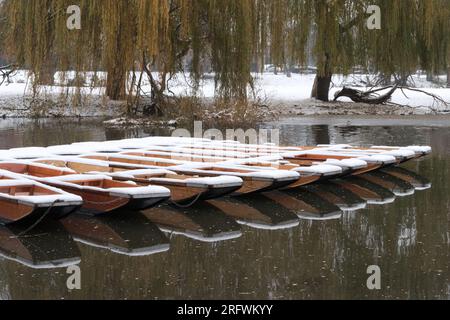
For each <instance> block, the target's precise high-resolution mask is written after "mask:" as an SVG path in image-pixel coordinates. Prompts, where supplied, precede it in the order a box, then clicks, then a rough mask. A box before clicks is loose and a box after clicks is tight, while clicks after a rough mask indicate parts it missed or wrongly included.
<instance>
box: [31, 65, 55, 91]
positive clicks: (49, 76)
mask: <svg viewBox="0 0 450 320" xmlns="http://www.w3.org/2000/svg"><path fill="white" fill-rule="evenodd" d="M55 73H56V63H55V62H53V61H48V62H46V63H44V65H43V66H42V68H41V70H39V74H38V75H37V78H36V80H37V84H38V85H44V86H52V85H54V84H55Z"/></svg>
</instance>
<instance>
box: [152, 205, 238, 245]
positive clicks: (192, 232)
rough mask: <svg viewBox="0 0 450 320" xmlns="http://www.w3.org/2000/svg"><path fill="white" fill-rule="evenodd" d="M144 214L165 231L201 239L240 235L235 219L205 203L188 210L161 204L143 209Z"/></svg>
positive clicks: (226, 237)
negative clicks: (157, 206)
mask: <svg viewBox="0 0 450 320" xmlns="http://www.w3.org/2000/svg"><path fill="white" fill-rule="evenodd" d="M143 214H144V215H145V216H146V217H147V218H148V219H149V220H150V221H152V222H153V223H155V224H156V225H158V227H159V228H160V229H161V230H163V231H165V232H168V233H171V234H180V235H183V236H186V237H188V238H191V239H195V240H199V241H203V242H217V241H224V240H230V239H235V238H239V237H240V236H241V235H242V232H241V227H240V225H239V224H238V223H237V222H236V221H235V220H234V219H232V218H230V217H229V216H227V215H225V214H224V213H223V212H222V211H220V210H219V209H217V208H216V207H214V206H212V205H210V204H208V203H200V204H197V205H195V206H192V207H190V208H189V209H182V208H173V207H169V206H164V207H160V208H153V209H150V210H145V211H143Z"/></svg>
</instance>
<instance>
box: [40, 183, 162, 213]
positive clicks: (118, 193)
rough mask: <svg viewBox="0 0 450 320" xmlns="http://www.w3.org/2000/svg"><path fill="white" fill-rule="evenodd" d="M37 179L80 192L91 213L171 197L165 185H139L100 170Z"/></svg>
mask: <svg viewBox="0 0 450 320" xmlns="http://www.w3.org/2000/svg"><path fill="white" fill-rule="evenodd" d="M40 181H41V182H43V183H45V184H48V185H51V186H54V187H57V188H61V189H63V190H65V191H67V192H70V193H72V194H76V195H79V196H80V197H82V198H83V207H82V210H83V211H85V212H87V213H91V214H103V213H108V212H111V211H115V210H117V209H130V210H144V209H148V208H151V207H153V206H156V205H158V204H160V203H161V202H164V201H166V200H167V199H169V198H170V191H169V190H168V189H167V188H164V187H160V186H146V187H141V186H137V185H136V184H135V183H132V182H125V181H115V180H113V179H112V178H111V177H108V176H106V175H100V174H95V175H94V174H93V175H87V174H80V175H68V176H60V177H51V178H41V179H40Z"/></svg>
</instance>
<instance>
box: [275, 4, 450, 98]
mask: <svg viewBox="0 0 450 320" xmlns="http://www.w3.org/2000/svg"><path fill="white" fill-rule="evenodd" d="M269 2H270V1H269ZM274 2H275V1H274ZM277 4H278V6H277V8H276V10H271V11H269V12H268V15H269V16H270V17H269V21H272V27H271V28H270V29H269V30H271V31H272V33H271V35H270V37H269V39H270V40H269V41H270V42H271V45H270V48H271V53H272V57H273V59H274V62H275V63H278V64H279V63H281V62H285V61H286V60H290V61H292V60H294V61H295V62H297V63H299V64H302V63H304V59H303V57H304V56H303V51H304V50H308V48H306V47H305V43H306V42H307V41H306V39H307V38H309V39H310V40H311V42H312V43H313V44H314V45H313V48H312V50H311V52H309V53H311V54H312V55H313V57H314V59H315V61H316V64H317V68H318V74H317V77H316V81H315V83H314V88H313V90H312V96H313V97H315V98H318V99H320V100H325V101H327V100H328V94H329V93H328V92H329V88H330V83H331V77H332V75H333V73H343V74H348V73H349V72H350V71H351V70H352V68H353V67H354V66H356V65H358V66H363V67H366V69H368V70H370V71H371V72H379V73H380V74H382V75H388V76H390V75H394V74H396V75H399V77H400V78H401V79H405V77H406V76H407V75H410V74H411V73H413V72H415V71H416V70H417V68H419V67H421V68H423V69H425V70H429V71H431V72H436V71H438V70H442V68H443V66H448V65H449V59H448V54H447V52H448V50H449V35H450V28H449V21H450V13H449V10H450V9H449V8H450V1H449V0H411V1H405V0H392V1H384V0H377V1H374V0H370V1H366V0H333V1H328V0H300V1H295V0H292V1H290V0H285V1H278V2H277ZM370 5H377V6H378V7H379V8H380V11H381V12H380V13H381V15H380V18H381V29H380V30H378V29H372V28H369V27H368V24H367V22H368V19H369V18H370V15H371V12H369V11H368V8H369V6H370ZM308 19H309V20H308ZM305 21H308V22H305ZM299 25H301V28H299V27H298V26H299ZM286 47H287V48H290V50H286V49H285V48H286Z"/></svg>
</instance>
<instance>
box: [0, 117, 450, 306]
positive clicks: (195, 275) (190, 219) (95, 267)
mask: <svg viewBox="0 0 450 320" xmlns="http://www.w3.org/2000/svg"><path fill="white" fill-rule="evenodd" d="M264 127H269V128H272V127H275V128H279V129H280V130H281V138H282V143H284V144H291V145H305V144H317V143H358V144H369V143H373V144H383V145H386V144H394V145H411V144H426V145H431V146H432V147H433V149H434V152H433V154H432V155H431V156H429V157H427V158H426V159H423V160H420V161H416V162H412V163H409V164H407V165H405V166H403V168H404V169H406V170H403V169H392V170H389V171H386V172H383V173H378V174H374V175H369V176H365V177H362V178H358V179H352V180H345V181H334V182H332V183H327V184H323V185H314V186H311V187H308V188H304V189H303V190H296V191H290V192H287V193H280V192H274V193H270V194H265V195H258V196H254V197H247V198H239V199H227V200H218V201H212V202H209V203H204V204H202V205H199V206H197V207H195V208H192V209H190V210H180V209H174V208H171V207H167V206H163V207H159V208H155V209H152V210H148V211H145V212H142V213H131V212H121V213H118V214H116V215H113V216H107V217H98V218H89V217H86V216H81V215H73V216H71V217H70V218H68V219H65V220H63V221H60V222H54V221H53V222H46V223H44V224H41V225H39V226H38V227H37V228H36V229H34V230H33V231H31V232H30V233H29V234H27V235H26V236H24V237H20V238H17V237H15V236H17V235H18V234H20V232H21V230H20V229H18V228H13V227H9V228H7V227H0V298H2V299H38V298H44V299H80V298H81V299H85V298H100V299H172V298H183V299H185V298H186V299H190V298H192V299H203V298H208V299H378V298H382V299H387V298H389V299H409V298H419V299H449V298H450V279H449V275H450V269H449V263H450V259H449V258H450V256H449V247H450V240H449V239H450V234H449V221H450V197H449V195H450V188H449V179H450V174H449V167H450V121H449V118H416V119H415V118H401V119H381V120H374V119H370V118H352V119H350V120H349V119H344V118H329V117H328V118H303V119H289V120H284V121H280V122H278V123H269V124H265V125H264ZM155 134H158V135H164V134H169V132H167V131H165V130H151V129H149V130H141V129H136V130H117V129H106V128H105V127H104V126H103V125H102V124H101V122H100V121H96V120H92V121H83V122H76V121H67V120H65V121H57V120H51V121H50V120H48V121H29V120H27V121H25V120H0V149H3V148H11V147H21V146H46V145H54V144H65V143H71V142H74V141H86V140H99V141H100V140H110V139H118V138H127V137H140V136H148V135H155ZM52 264H53V265H54V264H57V265H58V264H59V265H60V267H53V268H50V266H52ZM71 264H79V266H80V268H81V273H82V289H81V290H74V291H70V290H68V289H67V286H66V280H67V277H68V275H67V274H66V266H67V265H71ZM370 265H378V266H380V268H381V272H382V289H381V290H378V291H370V290H368V289H367V287H366V280H367V277H368V275H367V273H366V271H367V267H368V266H370ZM61 266H62V267H61Z"/></svg>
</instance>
